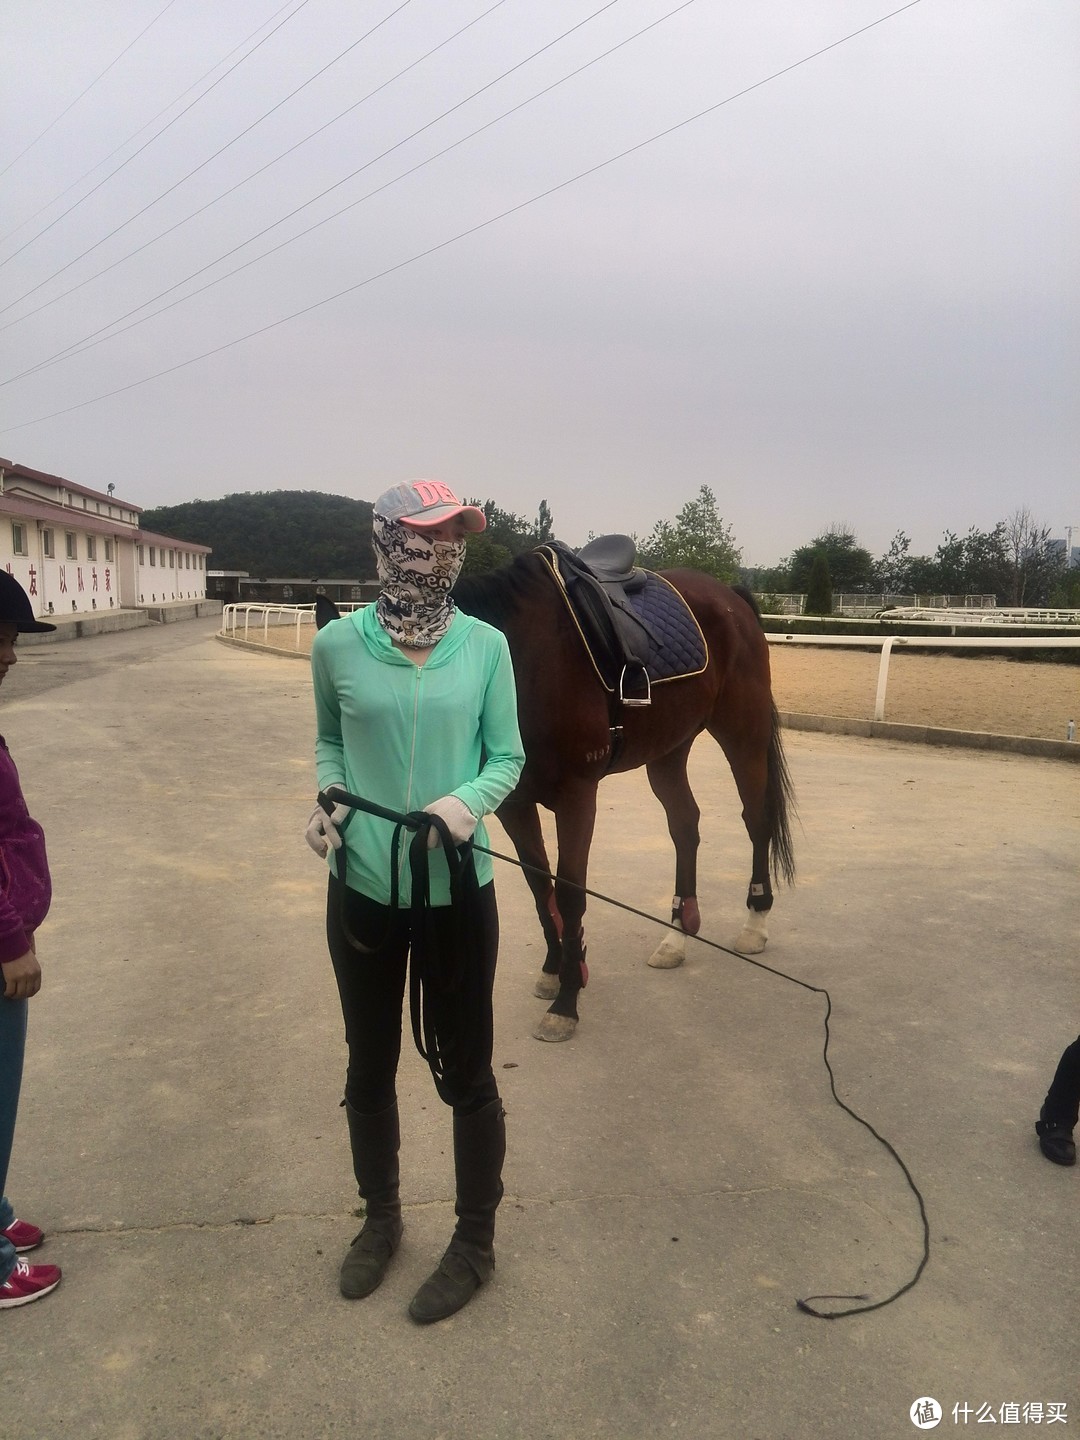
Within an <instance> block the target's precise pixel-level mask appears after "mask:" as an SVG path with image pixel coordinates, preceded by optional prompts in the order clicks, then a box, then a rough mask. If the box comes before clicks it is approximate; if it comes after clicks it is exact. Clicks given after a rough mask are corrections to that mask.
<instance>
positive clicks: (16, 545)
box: [11, 521, 26, 555]
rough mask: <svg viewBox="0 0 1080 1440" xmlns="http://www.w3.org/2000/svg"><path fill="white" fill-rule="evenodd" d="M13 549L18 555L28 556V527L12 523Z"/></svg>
mask: <svg viewBox="0 0 1080 1440" xmlns="http://www.w3.org/2000/svg"><path fill="white" fill-rule="evenodd" d="M11 548H12V550H13V551H14V553H15V554H16V555H25V554H26V526H25V525H17V524H16V523H15V522H14V521H12V523H11Z"/></svg>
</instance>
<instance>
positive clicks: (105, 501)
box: [0, 458, 211, 619]
mask: <svg viewBox="0 0 1080 1440" xmlns="http://www.w3.org/2000/svg"><path fill="white" fill-rule="evenodd" d="M114 488H115V487H114V486H112V485H110V486H109V487H108V490H107V492H106V493H105V494H104V495H103V494H102V493H101V492H100V491H99V490H90V489H88V488H87V486H85V485H78V484H76V483H75V482H74V481H72V480H65V479H64V478H63V477H61V476H59V475H47V474H45V473H44V472H42V471H40V470H30V469H28V468H27V467H26V466H25V465H18V464H15V463H14V462H13V461H11V460H4V459H2V458H0V565H2V566H3V567H4V569H5V570H7V572H8V574H9V575H13V576H14V577H15V579H16V580H18V582H19V584H20V585H21V586H22V587H23V589H24V590H25V591H26V593H27V595H29V597H30V603H31V604H32V605H33V607H34V612H35V614H37V615H38V616H40V617H42V618H44V619H47V618H48V617H49V616H51V615H55V616H65V615H88V614H91V613H93V612H94V611H100V610H114V609H124V610H142V609H146V608H148V607H160V606H162V605H169V604H174V603H178V602H182V601H195V602H198V601H202V600H205V599H206V566H207V559H208V557H209V555H210V553H211V552H210V549H209V547H208V546H206V545H196V544H194V543H192V542H191V541H188V540H177V539H175V538H174V537H172V536H170V535H157V534H155V533H153V532H152V531H148V530H143V529H142V528H141V526H140V523H139V517H140V515H141V513H142V510H141V507H140V506H138V505H133V504H131V502H130V501H127V500H120V499H118V498H117V496H116V495H115V494H114V493H113V491H114Z"/></svg>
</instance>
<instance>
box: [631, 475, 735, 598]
mask: <svg viewBox="0 0 1080 1440" xmlns="http://www.w3.org/2000/svg"><path fill="white" fill-rule="evenodd" d="M741 558H742V552H741V551H740V550H739V549H738V547H737V546H736V544H735V538H734V536H733V534H732V531H731V527H730V525H726V524H725V523H724V521H723V519H722V518H721V516H720V512H719V510H718V508H717V503H716V496H715V495H714V494H713V492H712V491H711V490H710V489H709V487H708V486H707V485H702V487H701V489H700V490H699V491H698V493H697V495H696V496H695V497H694V499H693V500H688V501H687V502H686V504H685V505H684V506H683V507H682V509H681V510H680V511H679V513H678V514H677V515H676V516H675V521H674V523H672V522H671V521H669V520H659V521H657V523H656V525H654V527H653V530H652V534H651V535H650V536H649V537H648V539H647V540H646V541H645V542H644V544H643V545H641V546H640V549H639V555H638V559H639V561H640V563H641V564H642V565H644V566H645V567H646V568H647V569H649V570H673V569H678V568H680V567H682V566H686V567H689V568H690V569H692V570H703V571H704V572H705V574H706V575H713V576H715V577H716V579H717V580H725V581H727V582H728V583H731V582H733V581H735V580H737V579H738V576H739V561H740V559H741Z"/></svg>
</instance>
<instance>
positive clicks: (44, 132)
mask: <svg viewBox="0 0 1080 1440" xmlns="http://www.w3.org/2000/svg"><path fill="white" fill-rule="evenodd" d="M175 4H176V0H169V3H168V4H167V5H166V6H165V10H171V9H172V7H173V6H174V5H175ZM165 10H160V11H159V12H158V13H157V14H156V15H155V16H154V18H153V20H151V21H150V24H149V25H147V26H145V27H144V28H143V29H142V30H140V31H139V33H138V35H136V36H135V39H134V40H132V41H131V42H130V43H129V44H127V45H125V46H124V48H123V50H121V51H120V54H119V55H117V57H116V59H115V60H110V61H109V63H108V65H106V66H105V69H104V70H102V72H101V74H100V75H98V76H97V77H96V78H95V79H93V80H91V81H90V84H89V85H87V87H86V89H85V90H81V91H80V92H79V94H78V95H76V96H75V99H74V100H72V102H71V104H70V105H68V106H67V108H66V109H64V110H61V111H60V114H59V115H57V117H56V119H55V120H50V122H49V123H48V125H46V126H45V129H44V130H42V132H41V134H40V135H38V136H37V137H36V138H35V139H33V140H31V141H30V144H29V145H27V146H26V148H25V149H24V150H20V151H19V153H18V155H16V156H15V159H14V160H9V161H8V163H7V164H6V165H5V166H4V168H3V170H0V176H4V175H6V174H7V173H8V171H9V170H11V169H12V168H13V167H14V166H15V165H17V164H18V163H19V161H20V160H21V159H22V158H23V156H24V155H29V153H30V151H31V150H32V149H33V148H34V146H35V145H36V144H37V143H38V141H39V140H44V138H45V136H46V135H48V133H49V131H50V130H52V129H54V128H55V127H56V126H57V125H59V124H60V121H61V120H63V118H64V116H65V115H67V114H68V113H69V111H71V110H74V109H75V106H76V105H77V104H78V103H79V101H80V100H81V99H82V98H83V96H84V95H89V93H90V91H91V90H93V88H94V86H95V85H96V84H97V83H98V81H99V80H104V78H105V76H106V75H107V74H108V73H109V71H110V70H111V69H112V68H113V67H114V66H115V65H118V64H119V63H120V61H121V60H122V59H123V58H124V56H125V55H126V54H127V53H128V51H129V50H130V49H131V48H132V46H135V45H137V44H138V43H139V41H140V40H141V39H142V37H143V36H144V35H145V34H146V32H147V31H148V30H152V29H153V28H154V26H155V25H156V24H157V22H158V21H159V20H160V19H161V17H162V15H164V14H165Z"/></svg>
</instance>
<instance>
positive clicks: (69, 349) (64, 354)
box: [0, 0, 696, 389]
mask: <svg viewBox="0 0 1080 1440" xmlns="http://www.w3.org/2000/svg"><path fill="white" fill-rule="evenodd" d="M613 3H614V0H613ZM695 3H696V0H682V3H681V4H679V5H676V7H675V8H674V9H673V10H669V11H668V12H667V14H666V15H661V16H659V17H658V18H657V19H656V20H653V21H650V23H649V24H648V25H644V26H642V28H641V29H640V30H637V31H635V32H634V34H633V35H628V36H627V37H626V39H625V40H620V41H619V42H618V43H617V44H615V45H612V46H611V47H610V48H609V49H607V50H605V51H603V52H602V53H601V54H600V55H597V56H595V57H594V58H593V59H592V60H588V61H586V62H585V64H584V65H579V66H578V68H577V69H576V70H571V71H570V72H569V74H567V75H564V76H562V78H561V79H559V80H555V81H553V82H552V83H551V84H550V85H545V86H544V88H543V89H542V90H537V91H536V93H535V94H533V95H530V96H529V97H528V98H527V99H525V100H521V101H519V102H518V104H516V105H512V106H511V107H510V109H509V110H504V111H503V112H502V114H501V115H496V116H495V117H494V118H493V119H491V120H488V121H486V122H485V123H484V124H483V125H479V126H477V128H476V129H475V130H471V131H469V133H468V134H467V135H463V136H461V138H460V139H458V140H455V141H453V142H452V143H451V144H450V145H446V146H444V147H443V149H442V150H438V151H436V152H435V154H434V155H429V156H428V157H427V159H426V160H420V161H418V162H417V164H415V165H412V166H410V167H409V169H408V170H403V171H401V173H400V174H398V175H395V176H394V177H393V178H392V179H390V180H387V181H385V182H384V183H383V184H382V185H377V186H376V187H375V189H374V190H369V191H368V192H367V193H366V194H365V195H361V196H359V197H358V198H357V199H356V200H352V201H350V202H349V204H348V205H343V206H342V207H341V209H340V210H335V211H334V212H333V214H331V215H327V216H325V217H324V218H323V219H322V220H318V221H316V223H315V224H314V225H309V226H308V228H307V229H306V230H300V231H298V232H297V234H295V235H292V236H290V237H289V239H288V240H282V241H281V242H280V244H278V245H273V246H271V247H270V249H269V250H264V251H263V252H262V254H261V255H254V256H252V258H251V259H250V260H245V261H244V263H243V264H242V265H236V266H234V267H233V269H232V270H227V271H226V272H225V274H223V275H218V276H217V277H215V279H213V280H208V281H207V282H206V284H205V285H200V286H199V287H198V288H197V289H195V290H191V291H189V292H188V294H186V295H181V296H179V297H178V298H177V299H176V300H172V301H170V302H169V304H168V305H162V306H160V307H159V308H158V309H157V310H154V311H152V312H151V313H150V314H149V315H143V316H142V317H141V318H140V319H138V320H133V321H132V323H131V324H130V325H124V324H123V322H124V321H125V320H127V319H128V318H129V317H130V316H132V315H135V314H137V313H138V312H139V311H140V310H144V309H145V308H146V306H147V305H153V304H154V302H155V301H157V300H162V299H164V297H165V296H166V295H169V294H171V293H172V291H173V290H178V289H179V288H180V286H182V285H186V284H188V283H189V282H190V281H192V280H195V279H197V278H198V276H200V275H203V274H205V273H206V271H207V270H212V269H213V268H214V266H215V265H220V263H221V262H222V260H227V259H228V258H229V255H234V254H236V251H237V250H242V249H243V248H244V246H245V245H251V244H254V242H255V241H256V240H258V239H260V238H261V237H262V236H263V235H266V234H268V233H269V232H270V231H271V230H273V229H275V228H276V226H277V225H280V224H283V223H284V220H287V219H290V218H291V216H288V215H287V216H285V217H284V219H283V220H278V221H275V222H274V224H273V225H269V226H267V227H266V229H265V230H262V231H260V232H259V234H258V235H253V236H252V237H251V238H250V239H248V240H245V241H243V242H242V244H240V245H238V246H236V247H235V249H234V250H230V251H229V252H228V253H227V254H225V255H219V256H218V258H217V259H216V260H211V261H210V262H209V263H208V264H206V265H204V266H203V267H202V268H201V269H200V270H196V271H194V272H193V273H192V274H191V275H188V276H186V277H185V278H184V279H183V280H178V281H177V282H176V284H175V285H170V286H169V288H168V289H167V290H162V291H159V293H158V294H157V295H154V296H152V297H151V298H150V299H149V300H144V301H143V302H142V304H140V305H136V306H135V307H134V308H133V309H131V310H129V311H128V312H127V313H126V314H124V315H121V316H119V317H118V318H117V319H116V320H110V321H109V323H108V324H107V325H103V326H101V328H100V329H98V330H94V331H92V332H91V334H89V335H86V336H84V337H83V339H82V340H77V341H75V342H73V344H71V345H68V346H66V347H65V348H64V349H63V350H60V351H58V352H57V353H56V354H54V355H51V356H50V357H49V358H48V359H46V360H41V361H39V362H38V363H37V364H36V365H31V366H29V367H28V368H27V369H25V370H22V371H20V372H19V374H17V375H11V376H9V377H8V378H7V379H6V380H0V389H3V388H4V387H5V386H7V385H12V384H14V383H15V381H16V380H22V379H25V378H26V376H28V375H33V374H36V373H37V372H38V371H40V370H45V369H48V368H49V367H50V366H51V365H54V364H58V363H59V362H60V361H61V360H68V359H73V358H74V357H75V356H76V355H83V354H85V352H86V351H87V350H92V349H94V348H95V347H96V346H97V345H103V344H104V343H105V342H106V341H107V340H113V339H115V338H116V337H117V336H118V335H126V334H127V332H128V331H129V330H134V329H135V328H136V326H139V325H143V324H145V323H146V322H147V321H148V320H154V319H156V318H157V316H159V315H164V314H165V312H166V311H167V310H173V309H175V308H176V307H177V306H178V305H184V304H186V303H187V301H189V300H193V299H195V297H196V296H197V295H202V294H204V293H205V291H207V290H211V289H213V287H214V286H215V285H220V284H221V283H222V282H223V281H225V280H229V279H231V278H232V277H233V276H234V275H239V274H240V272H241V271H242V270H247V269H249V268H250V267H251V266H252V265H257V264H259V262H260V261H262V260H265V259H267V257H268V256H270V255H276V254H277V252H278V251H279V250H284V249H285V248H286V247H287V246H289V245H292V244H294V243H295V241H297V240H302V239H303V238H304V237H305V236H307V235H311V234H312V233H313V232H314V231H316V230H318V229H320V228H321V227H322V226H323V225H328V224H329V223H330V221H331V220H336V219H338V218H339V217H340V216H341V215H344V214H346V212H347V211H349V210H354V209H355V208H356V207H357V206H358V205H362V204H363V203H364V202H365V201H366V200H370V199H371V198H372V197H373V196H375V195H380V194H382V193H383V191H385V190H389V189H390V188H391V186H393V185H396V184H397V183H398V182H399V181H401V180H405V179H407V178H408V176H410V175H415V174H416V172H417V171H418V170H423V169H424V168H425V166H427V165H431V164H433V163H434V161H436V160H439V159H441V157H442V156H444V155H448V154H449V153H450V151H452V150H456V149H458V148H459V146H461V145H464V144H466V143H467V142H468V141H469V140H472V139H473V138H474V136H476V135H479V134H481V133H482V132H483V131H484V130H490V129H491V128H492V126H494V125H498V124H500V123H501V121H503V120H505V119H506V118H507V116H509V115H513V114H516V112H517V111H519V110H524V109H525V107H526V106H527V105H531V104H532V103H533V101H534V100H538V99H540V98H541V97H542V96H544V95H548V94H550V93H551V91H553V90H557V89H558V87H559V86H560V85H565V84H566V82H567V81H568V80H572V79H574V77H575V76H577V75H580V74H581V73H582V71H584V70H588V69H590V68H591V66H593V65H597V64H599V63H600V61H601V60H606V59H607V57H608V56H609V55H613V54H614V53H615V51H616V50H621V49H622V48H623V47H624V46H625V45H629V44H630V43H631V41H633V40H636V39H637V38H638V37H639V36H641V35H644V34H645V33H646V32H647V31H649V30H653V29H655V28H656V26H658V25H661V24H663V22H664V21H665V20H670V19H671V17H672V16H673V15H677V14H678V13H679V11H680V10H685V9H687V8H688V7H689V6H690V5H693V4H695ZM582 23H585V22H584V21H583V22H582ZM560 38H562V37H560ZM551 43H552V44H555V43H556V42H555V41H552V42H551ZM530 58H531V57H530ZM521 63H522V64H525V63H526V62H525V61H522V62H521ZM507 73H509V72H507ZM499 78H500V79H501V78H503V77H501V76H500V77H499ZM495 83H496V82H495V81H492V82H491V84H495ZM485 88H487V87H485ZM476 93H477V94H479V93H480V92H479V91H477V92H476ZM468 98H469V99H471V98H472V97H471V96H470V97H468ZM465 103H466V101H464V100H463V101H461V102H460V104H461V105H464V104H465ZM454 108H455V109H457V108H459V107H458V106H455V107H454ZM444 113H445V114H449V113H450V112H449V111H446V112H444ZM441 118H442V116H437V117H436V119H435V120H432V121H430V122H429V125H428V126H424V127H423V128H424V129H427V128H429V126H430V125H434V124H435V123H436V122H437V120H439V119H441ZM418 134H420V131H414V133H413V135H409V136H406V138H405V140H400V141H398V143H397V145H394V146H391V149H390V150H384V151H383V152H382V154H381V155H376V156H375V158H374V159H373V160H369V161H368V162H367V164H366V165H362V166H361V167H360V170H354V171H353V174H352V175H348V176H346V177H345V179H346V180H351V179H353V178H354V177H355V176H356V175H359V174H360V173H361V171H362V170H366V169H368V168H369V167H370V166H372V165H374V164H375V163H376V162H377V161H378V160H381V159H383V158H384V156H386V155H389V154H390V153H391V150H395V149H398V148H399V147H400V146H401V145H404V144H406V143H407V141H408V140H411V139H413V138H414V136H415V135H418ZM337 183H338V185H342V184H344V183H345V181H338V182H337ZM331 188H332V189H333V188H336V187H331ZM328 193H329V191H324V192H323V194H328ZM321 198H322V196H318V195H317V196H316V197H315V200H319V199H321ZM315 200H309V201H308V202H307V203H306V204H305V205H302V206H301V207H300V210H305V209H307V208H308V207H309V206H310V205H313V204H314V203H315ZM292 213H293V215H296V214H298V213H299V211H295V210H294V211H293V212H292ZM42 308H44V307H42ZM31 313H33V312H31ZM20 318H21V319H25V318H26V317H25V316H21V317H20ZM16 324H18V321H14V320H13V321H9V322H8V325H5V326H0V331H3V330H6V329H9V328H10V327H11V326H12V325H16ZM114 326H122V328H121V329H113V327H114ZM106 330H112V334H111V335H105V334H104V331H106ZM98 336H100V337H101V338H100V339H98V338H97V337H98Z"/></svg>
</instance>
